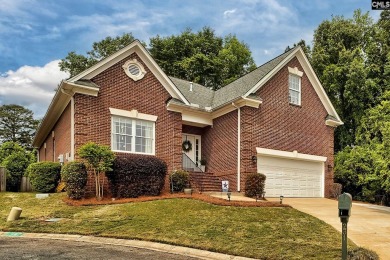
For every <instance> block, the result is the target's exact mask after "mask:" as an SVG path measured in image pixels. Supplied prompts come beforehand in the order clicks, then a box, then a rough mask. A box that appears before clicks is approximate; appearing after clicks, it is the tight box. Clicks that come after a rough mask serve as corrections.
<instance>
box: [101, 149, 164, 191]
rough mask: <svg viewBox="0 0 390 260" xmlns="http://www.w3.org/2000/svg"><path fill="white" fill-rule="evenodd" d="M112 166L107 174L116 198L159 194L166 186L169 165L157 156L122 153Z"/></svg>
mask: <svg viewBox="0 0 390 260" xmlns="http://www.w3.org/2000/svg"><path fill="white" fill-rule="evenodd" d="M112 168H113V170H112V171H111V172H107V173H106V175H107V178H108V181H109V183H110V189H111V194H112V195H113V196H114V197H116V198H137V197H139V196H141V195H151V196H158V195H159V194H160V193H161V191H162V189H163V188H164V182H165V176H166V174H167V165H166V163H165V162H164V161H162V160H160V159H158V158H157V157H155V156H148V155H138V154H129V155H126V156H125V155H120V156H117V157H116V158H115V160H114V163H113V166H112Z"/></svg>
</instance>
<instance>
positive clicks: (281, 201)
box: [280, 195, 284, 204]
mask: <svg viewBox="0 0 390 260" xmlns="http://www.w3.org/2000/svg"><path fill="white" fill-rule="evenodd" d="M283 198H284V197H283V195H280V204H283Z"/></svg>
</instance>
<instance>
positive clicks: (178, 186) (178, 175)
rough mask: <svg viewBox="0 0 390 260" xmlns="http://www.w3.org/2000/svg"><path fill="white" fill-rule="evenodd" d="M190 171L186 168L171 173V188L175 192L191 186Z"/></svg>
mask: <svg viewBox="0 0 390 260" xmlns="http://www.w3.org/2000/svg"><path fill="white" fill-rule="evenodd" d="M189 177H190V175H189V173H188V172H186V171H184V170H177V171H174V172H172V173H171V174H170V175H169V185H171V187H170V189H171V190H172V191H174V192H180V191H183V190H184V189H185V188H187V187H189Z"/></svg>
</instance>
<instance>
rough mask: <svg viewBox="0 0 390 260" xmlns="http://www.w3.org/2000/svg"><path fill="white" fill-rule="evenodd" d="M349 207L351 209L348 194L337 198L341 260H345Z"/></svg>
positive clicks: (349, 195) (350, 199) (350, 197)
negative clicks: (340, 227)
mask: <svg viewBox="0 0 390 260" xmlns="http://www.w3.org/2000/svg"><path fill="white" fill-rule="evenodd" d="M351 207H352V196H351V194H349V193H345V192H344V193H343V194H341V195H340V196H339V203H338V208H339V217H340V221H341V224H342V229H341V231H342V232H341V244H342V260H346V259H347V245H348V244H347V243H348V236H347V224H348V220H349V217H350V216H351Z"/></svg>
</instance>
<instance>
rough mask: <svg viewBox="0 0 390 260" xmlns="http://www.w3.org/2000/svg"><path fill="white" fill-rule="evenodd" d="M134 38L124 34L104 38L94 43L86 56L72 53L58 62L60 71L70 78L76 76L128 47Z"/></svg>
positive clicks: (129, 34)
mask: <svg viewBox="0 0 390 260" xmlns="http://www.w3.org/2000/svg"><path fill="white" fill-rule="evenodd" d="M134 40H135V38H134V37H133V35H132V34H131V33H125V34H123V35H122V36H117V37H115V38H112V37H106V38H105V39H103V40H101V41H100V42H94V43H93V45H92V50H91V51H88V52H87V56H84V55H81V54H77V53H75V52H74V51H72V52H69V53H68V55H67V56H66V57H65V58H64V59H62V60H61V61H60V62H59V66H60V70H61V71H65V72H68V73H69V74H70V77H73V76H76V75H77V74H79V73H80V72H82V71H84V70H86V69H87V68H89V67H91V66H93V65H95V64H96V63H98V62H99V61H100V60H102V59H104V58H106V57H108V56H110V55H111V54H113V53H115V52H116V51H118V50H120V49H122V48H123V47H125V46H127V45H129V44H130V43H131V42H133V41H134Z"/></svg>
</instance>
